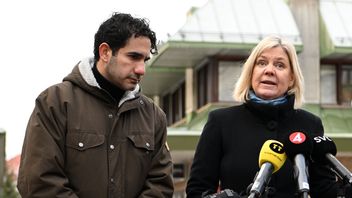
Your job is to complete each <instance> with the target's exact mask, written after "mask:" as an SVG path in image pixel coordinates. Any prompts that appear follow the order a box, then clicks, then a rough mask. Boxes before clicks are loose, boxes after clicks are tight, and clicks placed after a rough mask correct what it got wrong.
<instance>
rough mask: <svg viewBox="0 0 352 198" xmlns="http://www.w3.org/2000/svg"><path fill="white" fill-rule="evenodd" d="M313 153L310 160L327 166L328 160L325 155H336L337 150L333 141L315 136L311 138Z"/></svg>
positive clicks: (325, 137)
mask: <svg viewBox="0 0 352 198" xmlns="http://www.w3.org/2000/svg"><path fill="white" fill-rule="evenodd" d="M313 143H314V145H313V152H312V155H311V156H312V159H313V160H314V161H316V162H319V163H323V164H328V163H329V162H328V159H327V158H326V154H327V153H330V154H332V155H334V156H335V155H336V153H337V149H336V145H335V143H334V141H332V139H331V138H329V137H327V136H316V137H314V138H313Z"/></svg>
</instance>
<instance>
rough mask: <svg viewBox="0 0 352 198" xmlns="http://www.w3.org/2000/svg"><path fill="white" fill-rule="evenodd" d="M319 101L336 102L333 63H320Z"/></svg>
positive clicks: (323, 102) (322, 102)
mask: <svg viewBox="0 0 352 198" xmlns="http://www.w3.org/2000/svg"><path fill="white" fill-rule="evenodd" d="M320 78H321V79H320V82H321V83H320V98H321V100H320V102H321V104H336V103H337V97H336V88H337V86H336V69H335V66H334V65H322V66H321V70H320Z"/></svg>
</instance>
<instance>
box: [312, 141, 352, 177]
mask: <svg viewBox="0 0 352 198" xmlns="http://www.w3.org/2000/svg"><path fill="white" fill-rule="evenodd" d="M313 140H314V141H313V143H314V146H313V153H312V159H313V160H314V161H315V162H318V163H322V164H329V165H330V166H331V168H332V170H333V171H334V172H335V174H336V175H337V176H338V177H339V178H340V179H341V180H342V181H343V182H345V183H349V184H352V174H351V172H350V171H349V170H348V169H347V168H346V167H345V166H344V165H343V164H342V163H341V162H340V161H339V160H338V159H336V157H335V155H336V153H337V149H336V145H335V143H334V142H333V141H332V139H331V138H329V137H327V136H316V137H314V138H313Z"/></svg>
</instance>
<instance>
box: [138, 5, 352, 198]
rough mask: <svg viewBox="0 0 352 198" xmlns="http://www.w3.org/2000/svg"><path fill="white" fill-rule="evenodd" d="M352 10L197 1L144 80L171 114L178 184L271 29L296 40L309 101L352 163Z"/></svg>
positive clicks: (148, 90)
mask: <svg viewBox="0 0 352 198" xmlns="http://www.w3.org/2000/svg"><path fill="white" fill-rule="evenodd" d="M351 18H352V1H350V0H320V1H319V0H209V1H208V3H206V4H205V5H204V6H203V7H201V8H198V9H196V8H194V9H191V11H190V13H189V17H188V20H187V22H186V23H185V24H184V26H183V27H181V28H180V29H179V31H178V32H177V33H176V34H175V35H172V36H171V37H170V38H169V39H168V40H167V41H166V42H164V43H162V44H161V45H160V46H159V54H158V55H156V56H154V57H153V58H152V59H151V61H150V63H149V65H148V68H147V72H148V75H146V77H145V78H144V80H143V82H142V90H143V92H144V93H145V94H147V95H149V96H150V97H151V98H153V99H154V101H156V102H157V103H158V104H159V105H160V106H161V107H162V109H163V110H164V111H165V112H166V114H167V118H168V124H169V128H168V129H169V132H168V133H169V134H168V143H169V145H170V149H171V152H172V156H173V159H174V162H175V173H174V175H175V177H176V178H179V179H177V180H176V184H175V186H176V191H179V192H181V191H182V190H183V188H184V183H185V181H186V180H187V176H188V174H189V166H190V164H191V162H192V158H193V153H194V149H195V146H196V144H197V141H198V137H199V135H200V133H201V130H202V128H203V126H204V124H205V122H206V120H207V115H208V113H209V111H211V110H213V109H216V108H219V107H224V106H229V105H234V104H236V103H235V102H234V101H233V99H232V97H231V95H232V89H233V86H234V83H235V82H236V79H237V78H238V75H239V73H240V71H241V64H242V63H243V61H244V60H245V59H246V58H247V57H248V55H249V52H250V50H251V49H252V48H253V47H254V46H255V44H256V43H258V42H259V41H260V40H261V39H262V38H263V37H264V36H266V35H269V34H277V35H281V36H284V37H286V38H288V39H290V40H291V41H292V42H293V43H294V44H295V46H296V49H297V52H298V56H299V61H300V64H301V67H302V71H303V75H304V78H305V99H306V105H305V106H304V108H305V109H307V110H309V111H311V112H313V113H314V114H316V115H318V116H319V117H320V118H321V119H322V121H323V125H324V128H325V133H326V134H327V135H328V136H329V137H332V138H333V140H334V141H335V143H336V145H337V148H338V157H339V158H340V159H344V162H345V163H346V166H349V168H350V169H352V165H351V163H349V164H348V162H350V161H351V153H352V147H351V146H350V145H351V144H352V25H351V23H350V19H351ZM346 159H347V160H346ZM180 196H181V195H180Z"/></svg>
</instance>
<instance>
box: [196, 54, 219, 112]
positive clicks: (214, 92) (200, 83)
mask: <svg viewBox="0 0 352 198" xmlns="http://www.w3.org/2000/svg"><path fill="white" fill-rule="evenodd" d="M218 67H219V65H218V61H217V60H215V59H209V61H208V62H207V63H206V64H204V65H203V66H201V67H200V68H199V69H198V70H196V76H197V92H198V93H197V97H198V98H197V108H200V107H202V106H204V105H206V104H208V103H211V102H217V101H218V95H219V88H218V79H219V71H218Z"/></svg>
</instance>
